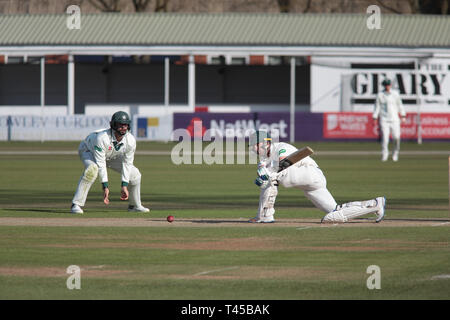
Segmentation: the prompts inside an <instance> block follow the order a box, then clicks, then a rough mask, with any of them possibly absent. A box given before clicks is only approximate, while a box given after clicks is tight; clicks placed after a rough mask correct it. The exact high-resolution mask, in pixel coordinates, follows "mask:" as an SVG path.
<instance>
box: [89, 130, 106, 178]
mask: <svg viewBox="0 0 450 320" xmlns="http://www.w3.org/2000/svg"><path fill="white" fill-rule="evenodd" d="M102 136H103V135H101V134H96V135H95V138H94V139H93V141H92V142H93V145H94V159H95V163H96V164H97V166H98V176H99V178H100V181H101V182H102V183H104V182H108V171H107V170H106V148H107V143H105V140H104V139H102Z"/></svg>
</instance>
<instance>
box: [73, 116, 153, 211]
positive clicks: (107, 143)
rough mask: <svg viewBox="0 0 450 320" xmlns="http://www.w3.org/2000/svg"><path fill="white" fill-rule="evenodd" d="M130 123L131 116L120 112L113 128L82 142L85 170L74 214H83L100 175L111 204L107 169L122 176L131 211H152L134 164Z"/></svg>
mask: <svg viewBox="0 0 450 320" xmlns="http://www.w3.org/2000/svg"><path fill="white" fill-rule="evenodd" d="M130 124H131V120H130V117H129V116H128V114H127V113H126V112H123V111H118V112H116V113H114V114H113V116H112V118H111V122H110V128H107V129H100V130H97V131H95V132H93V133H91V134H89V135H88V136H87V137H86V139H85V140H83V141H81V143H80V146H79V147H78V154H79V156H80V159H81V161H82V162H83V165H84V168H85V169H84V172H83V174H82V175H81V178H80V181H79V182H78V187H77V190H76V191H75V195H74V197H73V200H72V208H71V212H72V213H83V209H82V208H81V207H83V206H84V204H85V203H86V198H87V195H88V192H89V189H90V188H91V186H92V184H93V183H94V182H95V179H97V176H99V178H100V181H101V183H102V186H103V202H104V203H105V204H109V185H108V172H107V169H106V168H107V167H108V168H111V169H113V170H114V171H117V172H118V173H120V174H121V178H122V188H121V196H120V200H123V201H125V200H129V206H128V211H132V212H149V211H150V210H149V209H148V208H145V207H143V206H142V204H141V173H140V172H139V170H138V168H136V167H135V166H134V165H133V161H134V153H135V151H136V139H135V138H134V136H133V135H132V134H131V132H130Z"/></svg>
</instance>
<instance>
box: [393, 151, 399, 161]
mask: <svg viewBox="0 0 450 320" xmlns="http://www.w3.org/2000/svg"><path fill="white" fill-rule="evenodd" d="M392 161H394V162H397V161H398V153H397V152H394V153H393V154H392Z"/></svg>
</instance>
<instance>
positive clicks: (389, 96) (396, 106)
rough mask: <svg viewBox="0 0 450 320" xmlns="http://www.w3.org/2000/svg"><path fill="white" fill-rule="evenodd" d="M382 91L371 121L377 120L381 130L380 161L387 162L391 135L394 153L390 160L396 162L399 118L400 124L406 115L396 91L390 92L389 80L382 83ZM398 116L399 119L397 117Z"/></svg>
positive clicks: (398, 150)
mask: <svg viewBox="0 0 450 320" xmlns="http://www.w3.org/2000/svg"><path fill="white" fill-rule="evenodd" d="M382 85H383V86H384V90H383V91H382V92H380V93H379V94H378V95H377V99H376V101H375V110H374V112H373V115H372V117H373V120H374V121H377V120H379V126H380V130H381V153H382V155H381V161H383V162H384V161H387V159H388V156H389V149H388V146H389V136H390V135H391V134H392V140H393V142H394V151H393V152H392V160H393V161H398V154H399V152H400V134H401V132H400V117H401V122H402V123H404V122H405V121H406V113H405V109H404V108H403V104H402V99H401V98H400V95H399V94H398V92H397V91H395V90H391V87H392V84H391V80H389V79H385V80H383V82H382ZM399 114H400V117H399Z"/></svg>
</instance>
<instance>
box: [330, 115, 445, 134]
mask: <svg viewBox="0 0 450 320" xmlns="http://www.w3.org/2000/svg"><path fill="white" fill-rule="evenodd" d="M420 120H421V121H420V123H421V128H422V138H423V139H450V114H448V113H422V114H421V115H420ZM401 128H402V129H401V130H402V138H404V139H414V138H417V132H418V117H417V114H416V113H409V114H407V116H406V122H405V123H403V124H402V126H401ZM378 132H379V131H378V125H377V124H376V123H374V121H373V120H372V114H371V113H357V112H332V113H324V114H323V137H324V138H335V139H339V138H340V139H346V138H349V139H355V138H360V139H375V138H378V134H379V133H378Z"/></svg>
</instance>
